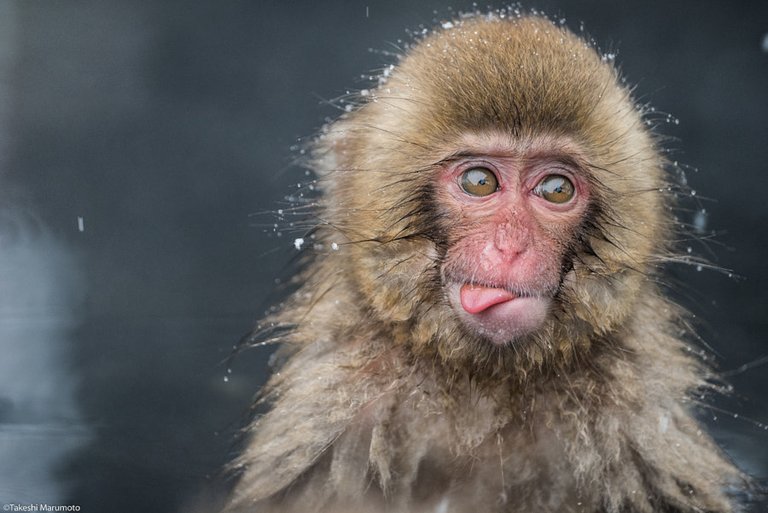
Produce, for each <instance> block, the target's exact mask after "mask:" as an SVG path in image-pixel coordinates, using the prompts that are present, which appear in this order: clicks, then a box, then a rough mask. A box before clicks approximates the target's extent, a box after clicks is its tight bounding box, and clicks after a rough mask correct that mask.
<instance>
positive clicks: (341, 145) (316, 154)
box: [311, 119, 352, 177]
mask: <svg viewBox="0 0 768 513" xmlns="http://www.w3.org/2000/svg"><path fill="white" fill-rule="evenodd" d="M351 135H352V131H351V128H350V126H349V121H348V120H344V119H340V120H337V121H335V122H333V123H330V124H328V125H326V126H325V127H323V130H322V132H321V133H320V135H319V136H318V138H317V140H316V141H315V146H314V149H313V152H312V164H311V168H312V169H313V170H314V171H315V173H317V175H318V176H320V177H324V176H327V175H328V174H329V173H331V172H333V171H336V170H339V169H344V168H346V167H348V166H347V165H346V164H345V163H346V162H348V161H349V158H350V155H349V152H350V149H351V142H350V138H351Z"/></svg>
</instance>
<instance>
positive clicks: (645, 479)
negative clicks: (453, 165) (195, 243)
mask: <svg viewBox="0 0 768 513" xmlns="http://www.w3.org/2000/svg"><path fill="white" fill-rule="evenodd" d="M467 134H477V135H478V137H480V138H483V137H487V138H488V139H489V140H508V142H509V145H510V146H516V147H518V148H521V149H525V148H530V147H532V146H535V145H543V146H547V147H551V146H553V145H554V146H557V145H561V146H564V147H568V148H572V149H573V152H574V154H575V155H577V158H579V159H581V162H580V165H581V166H582V167H584V168H585V169H586V170H587V172H588V174H589V176H588V179H589V181H590V183H591V186H592V191H593V192H592V201H591V203H590V207H589V211H588V214H587V215H586V216H585V218H584V221H583V226H582V227H581V230H580V231H579V235H578V237H574V238H573V239H572V240H570V241H569V242H568V244H569V246H568V248H567V251H566V254H567V257H566V258H565V259H564V261H563V263H562V270H561V273H562V274H561V278H560V288H559V290H558V292H557V294H556V301H555V302H556V307H555V308H554V310H553V312H552V315H551V319H550V320H549V321H547V323H546V324H545V326H544V327H543V328H542V329H541V330H539V331H538V332H536V333H535V334H533V335H531V336H529V337H527V338H526V339H525V340H519V341H516V342H515V343H514V344H513V345H509V346H505V347H497V346H495V345H493V344H489V343H488V342H487V341H485V340H483V339H481V338H480V337H479V336H477V335H476V334H473V333H471V332H469V331H468V330H467V329H466V328H465V327H463V326H462V325H461V324H459V322H458V321H457V320H456V319H455V316H454V315H453V314H452V311H451V308H450V307H449V306H448V303H447V299H446V298H445V297H444V295H443V290H442V284H441V274H440V273H441V265H442V263H443V260H442V259H443V257H444V256H445V254H446V250H447V248H448V247H449V245H450V244H451V241H452V240H454V239H455V238H456V237H460V236H462V234H463V233H464V232H462V230H463V228H462V227H460V226H455V225H454V224H452V218H451V216H450V213H449V212H445V211H444V210H443V209H442V207H441V205H439V204H437V202H436V201H435V193H434V189H433V187H434V171H435V169H436V166H437V164H438V163H439V162H442V161H444V160H445V159H446V158H450V155H451V153H452V152H455V151H456V150H457V148H459V147H460V145H461V144H462V141H464V140H466V135H467ZM505 138H506V139H505ZM313 159H314V160H313V167H314V169H315V170H316V172H317V173H318V175H319V178H320V179H319V183H320V184H321V186H322V189H323V198H322V200H321V205H320V210H319V211H318V213H317V224H316V231H315V232H314V237H315V239H314V243H316V244H321V245H323V247H324V248H325V250H321V251H319V253H318V254H317V255H316V257H315V259H314V261H313V262H311V264H310V265H309V266H308V267H307V270H306V272H305V273H304V274H303V276H302V277H301V283H302V285H301V287H300V288H299V290H298V291H297V292H296V293H295V294H294V295H293V296H292V298H291V299H290V300H289V301H288V302H287V303H286V305H285V306H284V307H283V308H282V309H281V310H280V311H279V312H278V313H277V314H275V315H274V317H273V318H271V319H270V320H269V321H270V322H272V323H275V324H276V325H278V326H285V327H286V328H287V329H286V330H285V333H284V334H283V335H281V336H280V341H281V342H283V343H284V345H283V349H282V350H281V351H282V354H283V356H284V357H285V358H286V359H287V360H286V361H285V363H284V364H283V365H282V367H281V368H280V369H279V370H278V372H276V373H275V375H274V376H273V377H272V379H271V381H270V382H269V384H268V386H267V389H266V391H265V392H264V394H263V401H264V402H266V403H268V404H270V405H271V409H270V410H269V411H268V412H267V413H266V414H265V415H263V416H261V417H260V418H258V419H256V420H255V421H254V423H253V425H252V426H251V429H252V434H251V435H250V441H249V442H248V445H247V447H246V449H245V450H244V452H243V454H242V455H241V456H240V457H239V458H238V459H237V461H236V462H235V463H234V464H233V468H234V469H236V470H237V472H238V473H239V475H240V479H239V483H238V485H237V486H236V489H235V490H234V494H233V496H232V499H231V502H230V504H229V507H228V509H229V510H230V511H243V512H244V511H280V512H320V511H322V512H345V511H356V512H360V511H371V512H383V511H393V512H395V511H396V512H405V511H412V512H422V511H441V512H442V511H444V512H462V513H463V512H474V511H483V512H502V511H505V512H507V511H508V512H587V513H592V512H606V513H619V512H657V511H663V512H681V513H682V512H702V511H706V512H726V511H733V510H734V508H735V506H734V505H733V504H732V502H731V500H730V499H729V497H728V496H727V494H726V489H727V488H728V487H729V486H736V485H740V484H741V483H742V482H743V481H742V480H743V477H742V476H741V474H740V473H739V472H738V470H736V469H735V468H734V467H733V466H732V465H731V463H730V462H728V461H727V459H726V458H724V456H723V455H722V453H721V452H720V451H719V449H718V448H717V447H715V445H714V444H713V442H712V440H711V439H710V437H709V436H708V435H707V434H706V433H705V432H703V431H702V428H701V426H700V425H699V424H698V422H697V421H696V420H695V418H694V417H693V414H692V410H693V409H694V408H695V406H696V404H697V401H698V399H697V398H698V397H700V394H702V393H703V392H705V391H706V390H707V389H709V388H710V386H709V385H708V383H709V380H710V379H711V375H710V374H709V371H708V370H707V369H706V368H705V366H704V365H703V364H702V362H701V361H700V360H699V359H698V358H697V357H695V356H694V355H693V354H692V353H691V351H690V349H689V347H688V342H687V341H686V340H684V339H681V333H684V332H685V331H686V322H685V318H684V315H682V313H681V312H680V311H679V310H678V308H676V307H675V306H674V305H673V304H672V303H670V302H669V301H668V300H667V299H665V298H664V296H663V295H662V294H661V293H660V290H659V286H658V285H657V282H658V281H659V279H660V278H659V272H660V269H659V266H660V265H661V264H663V262H665V261H666V260H667V259H668V258H670V257H671V256H672V255H673V253H672V251H673V248H672V247H671V246H670V244H669V240H670V239H671V237H672V232H671V227H670V221H669V218H670V214H669V213H668V207H669V198H668V197H667V196H666V195H665V193H664V192H663V190H664V188H665V187H666V186H667V184H666V182H665V180H666V178H665V173H664V166H665V162H664V159H663V158H662V157H661V156H660V153H659V149H658V143H657V141H656V140H655V138H654V136H653V134H652V133H651V132H649V131H648V130H647V128H646V125H645V124H644V122H643V116H642V112H641V109H640V108H639V107H638V106H637V105H636V104H635V103H634V102H633V101H632V99H631V97H630V92H629V91H628V90H627V89H626V88H625V87H624V86H622V85H621V82H620V81H619V79H618V75H617V72H616V71H615V70H614V68H613V67H612V66H611V65H610V64H609V63H606V62H604V61H603V60H602V59H601V57H600V55H599V54H598V53H597V52H596V51H595V49H594V48H593V47H591V46H590V45H589V44H587V43H586V42H584V41H583V40H581V39H580V38H578V37H576V36H574V35H573V34H572V33H570V32H568V31H567V30H566V29H564V28H562V27H560V26H556V25H554V24H552V23H551V22H550V21H548V20H546V19H544V18H541V17H536V16H519V17H517V16H512V15H509V16H504V17H503V19H502V16H500V15H499V14H498V13H496V14H492V15H488V16H485V15H484V16H475V17H473V18H469V19H463V20H460V21H457V22H455V27H453V28H450V29H446V30H439V31H436V32H435V33H433V34H431V35H429V36H427V37H426V38H425V39H423V40H422V41H420V42H419V43H418V44H416V45H414V46H413V47H412V48H411V49H410V50H409V51H408V52H407V54H406V55H405V56H404V57H403V58H402V60H401V61H400V62H399V65H398V66H396V67H395V69H394V71H393V72H392V73H391V75H390V76H389V77H388V79H387V81H386V82H385V83H383V84H382V85H381V86H380V87H379V88H377V89H375V90H373V91H371V94H370V95H369V96H366V97H363V98H361V102H360V105H359V106H358V108H356V109H355V110H354V112H351V113H349V114H345V115H344V116H342V118H341V119H339V120H338V121H336V122H334V123H332V124H330V125H329V126H328V127H327V128H326V129H325V131H324V132H323V134H322V135H321V136H320V137H319V138H318V140H317V141H316V145H315V147H314V149H313ZM332 242H335V243H336V244H338V248H339V249H338V251H334V250H330V249H329V246H330V244H331V243H332Z"/></svg>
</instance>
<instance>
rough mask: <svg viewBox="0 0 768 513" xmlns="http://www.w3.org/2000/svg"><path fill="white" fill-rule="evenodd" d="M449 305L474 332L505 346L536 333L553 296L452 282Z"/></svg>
mask: <svg viewBox="0 0 768 513" xmlns="http://www.w3.org/2000/svg"><path fill="white" fill-rule="evenodd" d="M446 292H447V295H448V299H449V302H450V304H451V306H452V307H453V310H454V312H456V314H457V317H458V318H459V320H460V321H461V322H462V323H463V324H464V325H465V326H467V327H468V328H470V330H472V331H473V332H474V333H476V334H478V335H480V336H481V337H483V338H486V339H488V340H490V341H491V342H493V343H494V344H497V345H504V344H507V343H511V342H514V341H515V340H517V339H519V338H521V337H523V336H525V335H527V334H529V333H531V332H533V331H535V330H536V329H538V328H539V327H541V325H542V324H544V321H545V320H546V318H547V316H548V314H549V310H550V305H551V303H552V296H551V295H550V294H541V295H538V294H531V293H524V292H521V291H517V290H514V289H512V288H507V287H500V286H494V285H492V284H476V283H456V282H454V283H449V284H447V285H446Z"/></svg>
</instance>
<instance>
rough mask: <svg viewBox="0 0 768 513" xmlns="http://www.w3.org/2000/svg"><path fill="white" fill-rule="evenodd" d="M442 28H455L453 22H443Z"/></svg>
mask: <svg viewBox="0 0 768 513" xmlns="http://www.w3.org/2000/svg"><path fill="white" fill-rule="evenodd" d="M442 27H443V28H444V29H451V28H453V22H451V21H446V22H443V25H442Z"/></svg>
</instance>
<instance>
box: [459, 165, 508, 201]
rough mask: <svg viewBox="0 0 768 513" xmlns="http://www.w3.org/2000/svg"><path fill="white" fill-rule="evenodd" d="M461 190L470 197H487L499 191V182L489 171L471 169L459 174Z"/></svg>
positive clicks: (476, 168)
mask: <svg viewBox="0 0 768 513" xmlns="http://www.w3.org/2000/svg"><path fill="white" fill-rule="evenodd" d="M461 188H462V189H464V192H466V193H467V194H471V195H472V196H488V195H489V194H493V193H494V192H496V191H497V190H499V181H498V180H497V179H496V175H495V174H493V172H492V171H491V170H490V169H488V168H485V167H473V168H471V169H467V170H466V171H464V172H463V173H462V174H461Z"/></svg>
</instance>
